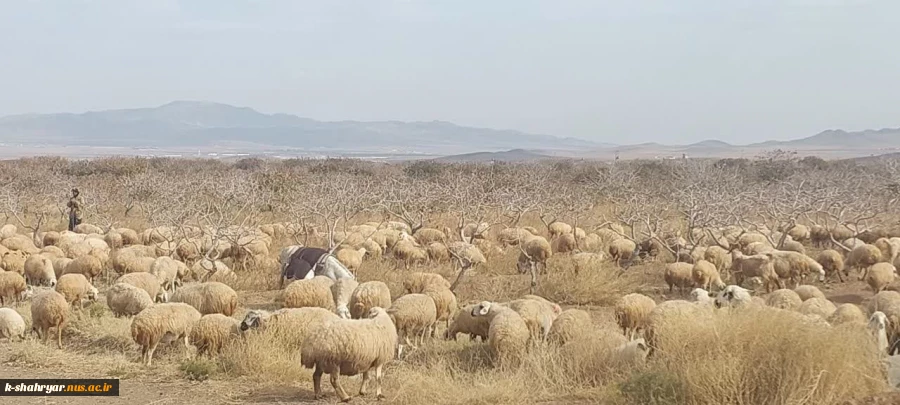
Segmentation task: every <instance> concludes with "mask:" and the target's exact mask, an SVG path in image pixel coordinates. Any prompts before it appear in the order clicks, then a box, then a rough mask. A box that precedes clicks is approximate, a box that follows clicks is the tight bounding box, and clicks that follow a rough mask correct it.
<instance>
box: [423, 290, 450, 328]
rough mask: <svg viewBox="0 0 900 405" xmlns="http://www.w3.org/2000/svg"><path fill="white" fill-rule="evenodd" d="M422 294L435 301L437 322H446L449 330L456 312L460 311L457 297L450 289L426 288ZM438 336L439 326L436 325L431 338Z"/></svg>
mask: <svg viewBox="0 0 900 405" xmlns="http://www.w3.org/2000/svg"><path fill="white" fill-rule="evenodd" d="M422 294H425V295H427V296H428V297H430V298H431V299H432V300H433V301H434V305H435V308H436V310H437V319H436V321H437V322H445V324H446V326H447V328H449V327H450V321H451V320H452V319H453V316H454V315H455V314H456V311H457V310H459V303H458V302H457V300H456V295H455V294H453V291H450V289H449V288H444V287H435V286H431V287H429V288H426V289H425V291H423V292H422ZM436 334H437V324H436V323H435V326H434V327H432V328H431V336H432V337H435V336H436Z"/></svg>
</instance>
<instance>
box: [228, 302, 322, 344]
mask: <svg viewBox="0 0 900 405" xmlns="http://www.w3.org/2000/svg"><path fill="white" fill-rule="evenodd" d="M333 319H339V317H338V316H337V315H336V314H335V313H334V312H331V311H329V310H327V309H324V308H317V307H306V308H283V309H279V310H277V311H274V312H269V311H263V310H259V309H255V310H252V311H250V312H248V313H247V315H246V316H245V317H244V320H243V321H242V322H241V326H240V328H241V331H248V330H250V329H251V328H258V330H259V331H260V332H263V333H271V334H272V335H274V336H281V337H284V338H290V340H288V341H287V342H288V344H290V345H291V347H295V348H300V346H301V345H302V344H303V341H304V340H305V339H306V338H307V337H309V334H310V332H311V331H312V330H314V329H315V328H316V327H318V326H319V325H321V324H323V323H325V322H326V321H330V320H333Z"/></svg>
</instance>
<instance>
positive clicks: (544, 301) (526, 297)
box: [522, 294, 562, 319]
mask: <svg viewBox="0 0 900 405" xmlns="http://www.w3.org/2000/svg"><path fill="white" fill-rule="evenodd" d="M522 299H523V300H535V301H538V302H540V303H542V304H544V305H545V306H546V307H548V308H549V309H550V310H551V311H552V312H553V318H554V319H555V318H556V317H557V316H558V315H559V314H560V313H561V312H562V307H560V306H559V304H557V303H555V302H553V301H550V300H548V299H546V298H544V297H541V296H540V295H532V294H525V295H523V296H522Z"/></svg>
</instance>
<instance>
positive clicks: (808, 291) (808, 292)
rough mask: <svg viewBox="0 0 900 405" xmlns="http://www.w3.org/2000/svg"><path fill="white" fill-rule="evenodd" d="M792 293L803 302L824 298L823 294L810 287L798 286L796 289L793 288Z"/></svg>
mask: <svg viewBox="0 0 900 405" xmlns="http://www.w3.org/2000/svg"><path fill="white" fill-rule="evenodd" d="M794 292H796V293H797V295H799V296H800V299H801V300H803V301H806V300H808V299H810V298H825V294H823V293H822V290H819V289H818V288H816V287H815V286H811V285H798V286H797V288H794Z"/></svg>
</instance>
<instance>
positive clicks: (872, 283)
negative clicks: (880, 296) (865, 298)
mask: <svg viewBox="0 0 900 405" xmlns="http://www.w3.org/2000/svg"><path fill="white" fill-rule="evenodd" d="M896 278H897V269H896V268H894V265H893V264H890V263H876V264H875V265H873V266H872V267H871V268H870V269H869V271H868V274H866V284H868V285H869V287H871V288H872V291H874V292H875V293H876V294H877V293H879V292H881V290H884V289H885V287H887V286H889V285H890V284H891V283H893V282H894V279H896Z"/></svg>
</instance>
